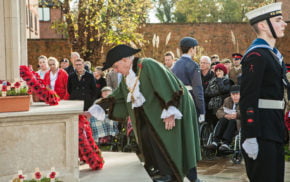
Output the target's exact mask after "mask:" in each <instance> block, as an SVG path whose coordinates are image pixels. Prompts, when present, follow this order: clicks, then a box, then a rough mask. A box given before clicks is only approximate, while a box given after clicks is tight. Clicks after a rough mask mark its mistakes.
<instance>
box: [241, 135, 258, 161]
mask: <svg viewBox="0 0 290 182" xmlns="http://www.w3.org/2000/svg"><path fill="white" fill-rule="evenodd" d="M242 147H243V149H244V150H245V151H246V153H247V154H248V156H249V158H252V159H253V160H256V158H257V156H258V152H259V145H258V142H257V138H247V139H246V140H245V141H244V143H243V144H242Z"/></svg>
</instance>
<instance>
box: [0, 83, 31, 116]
mask: <svg viewBox="0 0 290 182" xmlns="http://www.w3.org/2000/svg"><path fill="white" fill-rule="evenodd" d="M29 92H30V91H29V89H28V87H27V86H26V83H25V82H24V81H18V82H14V83H10V82H8V81H5V80H0V106H1V107H0V112H16V111H28V110H29V106H30V96H29Z"/></svg>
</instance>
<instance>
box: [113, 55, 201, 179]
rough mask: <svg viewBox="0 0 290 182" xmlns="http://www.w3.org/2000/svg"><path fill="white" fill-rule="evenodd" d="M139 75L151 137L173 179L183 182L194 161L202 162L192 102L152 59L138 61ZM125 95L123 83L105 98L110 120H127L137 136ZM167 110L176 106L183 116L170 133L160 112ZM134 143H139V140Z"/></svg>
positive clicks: (181, 88)
mask: <svg viewBox="0 0 290 182" xmlns="http://www.w3.org/2000/svg"><path fill="white" fill-rule="evenodd" d="M140 69H141V70H140ZM139 71H140V78H139V80H140V92H141V93H142V94H143V96H144V97H145V99H146V101H145V102H144V104H143V105H142V107H143V110H144V112H145V115H146V116H147V118H148V120H149V122H150V124H151V125H152V128H153V132H155V134H156V135H155V136H152V137H157V139H158V141H159V144H160V147H161V150H162V151H164V155H165V156H166V158H167V159H168V160H169V161H168V162H169V164H170V166H171V167H172V170H173V172H174V175H175V176H176V178H177V179H178V181H183V178H184V176H186V174H187V173H188V171H189V169H191V168H193V167H196V165H197V161H199V160H201V154H200V139H199V126H198V122H197V116H196V110H195V105H194V102H193V99H192V97H191V95H190V94H189V92H188V91H187V89H186V88H185V87H184V85H183V84H182V82H181V81H179V80H178V79H177V78H176V77H175V76H174V75H173V74H172V73H171V72H170V70H168V69H166V68H165V67H164V66H163V65H162V64H161V63H159V62H157V61H155V60H153V59H151V58H143V59H139V60H138V66H137V72H136V75H137V73H138V72H139ZM128 92H129V90H128V88H127V85H126V82H125V79H123V80H122V82H121V83H120V85H119V87H118V88H117V89H116V90H115V91H114V92H113V94H112V95H111V96H110V97H109V98H108V100H110V101H111V105H110V110H109V118H110V119H113V120H125V119H126V118H127V117H128V116H130V118H131V120H132V125H133V129H134V132H135V133H136V132H138V131H137V130H136V120H138V118H136V117H135V112H136V110H135V112H134V109H132V105H131V102H130V103H127V102H126V100H127V95H128ZM169 106H175V107H176V108H177V109H179V111H180V112H181V113H182V114H183V117H182V119H180V120H175V124H176V125H175V127H174V128H173V129H172V130H166V129H165V125H164V122H163V120H162V119H161V113H162V110H163V109H167V108H168V107H169ZM136 136H138V134H137V135H136ZM137 141H139V142H140V140H138V138H137ZM142 152H143V151H142ZM145 152H146V151H145Z"/></svg>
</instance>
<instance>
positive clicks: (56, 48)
mask: <svg viewBox="0 0 290 182" xmlns="http://www.w3.org/2000/svg"><path fill="white" fill-rule="evenodd" d="M140 32H142V33H143V35H144V37H145V39H146V41H147V43H146V44H145V46H143V47H142V50H143V51H142V56H146V57H153V58H155V59H157V60H159V61H163V54H164V53H165V52H166V51H173V52H174V53H175V54H176V52H177V51H176V49H177V48H178V46H179V41H180V39H181V38H182V37H185V36H192V37H195V38H196V39H197V40H198V41H199V45H200V52H199V55H212V54H218V55H219V56H220V57H221V58H226V57H227V58H229V57H231V54H232V53H233V52H236V51H237V50H238V51H239V52H241V53H244V52H245V50H246V49H247V47H248V46H249V45H250V43H251V42H252V40H253V39H254V38H255V34H254V32H253V31H252V29H251V27H250V25H249V24H247V23H234V24H230V23H223V24H220V23H214V24H207V23H202V24H147V25H146V26H145V27H143V28H142V29H141V30H140ZM169 32H171V38H170V40H169V43H168V44H167V45H165V39H166V36H167V35H168V33H169ZM154 34H157V35H158V36H159V37H160V38H159V39H160V43H159V47H158V48H156V47H155V48H153V46H152V38H153V35H154ZM233 38H234V39H235V44H234V43H233ZM289 42H290V26H287V28H286V32H285V37H284V38H282V39H279V40H278V42H277V44H276V45H277V47H278V49H279V50H280V51H281V52H282V54H283V55H284V60H285V62H286V63H288V64H290V47H289ZM70 50H71V47H70V45H69V43H68V41H67V40H65V39H40V40H33V39H32V40H31V39H30V40H28V60H29V64H32V65H34V66H35V67H36V65H37V57H38V56H39V55H42V54H43V55H46V56H55V57H56V58H58V59H60V58H63V57H69V56H70ZM104 52H105V53H106V52H107V51H106V50H105V51H104ZM103 57H105V56H103ZM100 62H104V59H103V60H101V61H100Z"/></svg>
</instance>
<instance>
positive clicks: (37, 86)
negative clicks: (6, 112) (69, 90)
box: [20, 65, 60, 105]
mask: <svg viewBox="0 0 290 182" xmlns="http://www.w3.org/2000/svg"><path fill="white" fill-rule="evenodd" d="M20 76H21V78H22V79H23V80H24V81H26V84H27V85H28V87H29V88H30V89H31V91H32V92H33V93H35V94H36V95H37V96H38V97H39V98H40V99H41V100H43V101H44V102H45V103H47V104H49V105H57V104H58V102H59V101H60V98H59V96H58V95H57V94H56V93H55V91H54V90H51V89H49V88H47V87H46V85H45V83H44V81H43V80H42V79H41V78H40V77H39V75H38V74H37V73H35V72H34V71H32V70H30V69H29V67H28V66H25V65H21V66H20Z"/></svg>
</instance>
